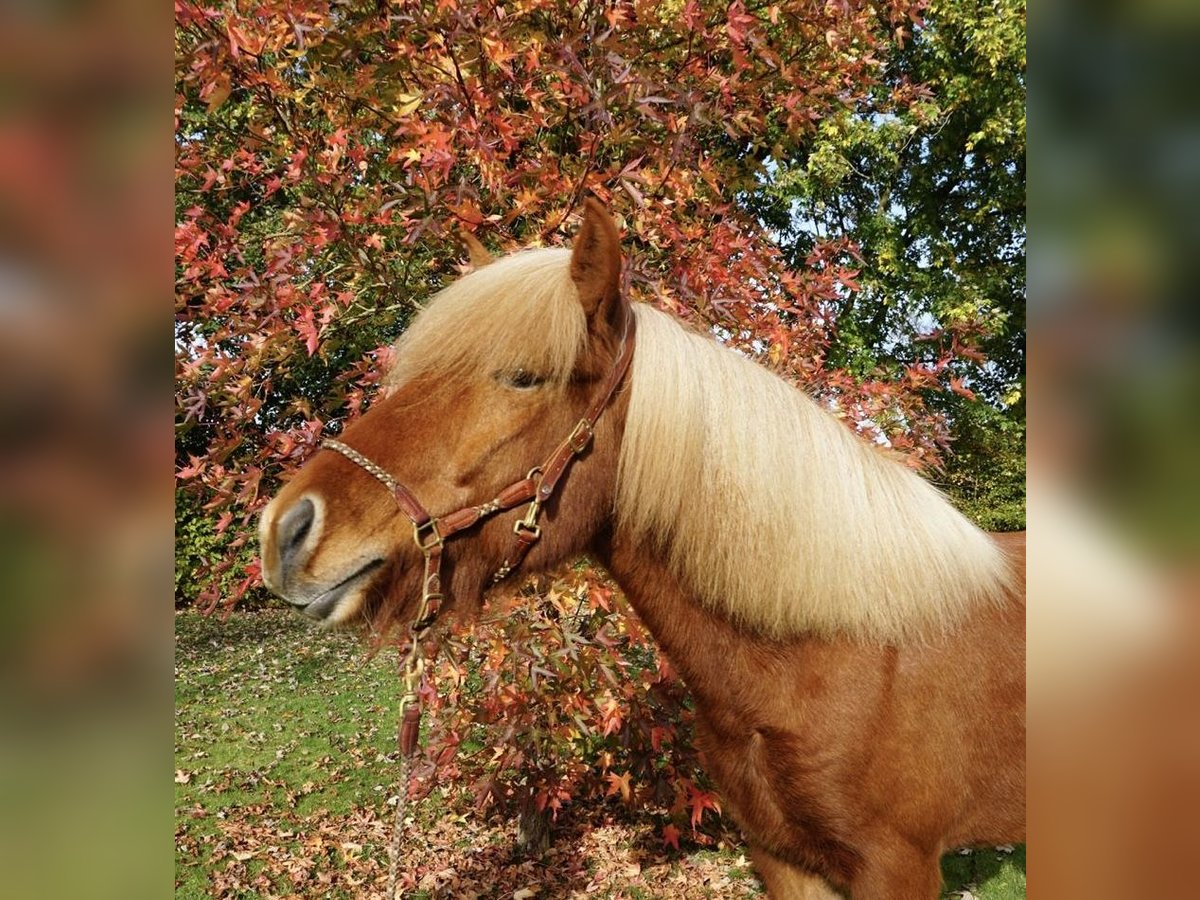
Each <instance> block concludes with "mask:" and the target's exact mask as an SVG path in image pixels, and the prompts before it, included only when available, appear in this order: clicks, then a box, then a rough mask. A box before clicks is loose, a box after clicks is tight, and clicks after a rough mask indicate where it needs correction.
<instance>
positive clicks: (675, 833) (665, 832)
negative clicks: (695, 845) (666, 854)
mask: <svg viewBox="0 0 1200 900" xmlns="http://www.w3.org/2000/svg"><path fill="white" fill-rule="evenodd" d="M662 843H663V846H664V847H671V848H673V849H675V850H678V849H679V829H678V828H676V827H675V826H674V825H672V824H671V823H669V822H668V823H667V824H666V825H664V826H663V827H662Z"/></svg>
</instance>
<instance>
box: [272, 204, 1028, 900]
mask: <svg viewBox="0 0 1200 900" xmlns="http://www.w3.org/2000/svg"><path fill="white" fill-rule="evenodd" d="M619 277H620V253H619V248H618V244H617V236H616V231H615V229H614V228H613V226H612V224H611V222H610V221H609V219H608V218H607V215H606V213H604V212H603V210H602V209H600V208H598V207H597V206H596V205H595V204H593V205H591V206H589V211H588V215H587V217H586V218H585V221H584V227H583V230H582V231H581V234H580V236H579V238H578V239H577V241H576V246H575V250H574V251H573V253H572V254H571V255H570V258H569V261H568V258H567V256H566V255H564V253H563V251H531V252H529V253H527V254H519V255H518V257H513V258H509V259H508V260H505V261H504V262H501V263H498V264H496V265H495V267H494V268H493V267H491V266H489V267H488V268H486V269H483V270H482V271H481V272H480V273H477V274H475V275H471V276H468V277H467V278H464V279H463V280H462V281H461V282H459V283H458V284H457V285H455V286H454V287H452V288H451V289H449V290H448V291H447V292H445V294H444V295H443V296H441V297H439V298H438V299H437V300H435V302H434V303H433V304H432V305H431V307H430V308H429V309H428V310H427V311H425V312H423V313H422V315H421V316H419V317H418V318H417V320H416V321H415V322H414V324H413V325H412V327H411V328H410V330H409V333H408V334H406V336H405V338H404V339H402V342H401V346H400V348H399V351H400V352H399V362H398V367H397V371H396V373H395V374H394V376H393V382H394V385H395V389H394V392H393V394H392V396H390V397H389V398H387V399H386V400H383V401H381V402H379V403H378V404H376V406H375V407H374V408H373V409H372V410H371V411H370V412H368V413H367V414H366V415H364V416H363V417H362V418H361V419H360V420H358V421H357V422H355V423H354V424H352V425H351V426H350V427H348V428H347V429H346V432H345V434H344V435H343V436H342V439H343V441H344V442H345V444H346V445H349V446H351V447H353V448H354V450H355V451H356V452H359V453H361V454H363V455H364V456H365V457H366V458H368V459H369V460H371V461H372V462H373V463H375V464H377V465H378V466H379V467H381V469H382V470H386V472H388V473H390V475H392V476H394V477H395V478H396V479H397V480H399V481H401V482H403V483H404V484H405V485H407V487H408V489H410V490H411V491H412V493H413V495H414V496H416V497H420V498H421V502H422V503H424V504H425V506H426V507H427V508H428V509H430V510H433V511H436V512H438V513H439V514H441V513H442V512H446V511H450V510H459V509H460V508H462V507H463V506H464V505H465V504H467V503H470V502H475V503H480V502H482V501H483V500H484V499H486V498H488V497H493V496H497V494H498V492H502V491H503V490H504V489H505V485H509V484H511V482H513V480H514V478H520V477H522V476H523V475H524V473H525V472H526V470H528V468H529V467H530V466H531V465H534V464H535V462H539V461H541V460H542V459H545V458H546V454H547V453H548V452H549V450H550V449H551V448H553V447H555V446H556V445H558V444H559V443H560V441H561V439H562V437H563V436H564V435H566V434H568V433H571V431H572V427H573V426H574V425H575V424H576V423H577V422H578V420H579V416H580V413H581V410H583V409H585V408H586V407H587V406H588V405H589V401H590V400H591V398H592V397H593V396H594V394H595V393H596V390H597V385H598V384H600V383H601V382H602V380H603V379H604V378H605V375H606V373H607V372H608V371H610V369H611V368H612V366H613V360H614V359H615V358H616V357H617V348H618V346H619V345H620V336H621V334H623V333H624V332H623V324H624V323H625V322H626V321H627V319H628V317H629V316H632V315H635V314H634V313H633V311H632V310H631V309H630V308H629V305H628V303H627V301H625V300H624V299H623V298H622V297H621V295H620V292H619V290H618V284H619ZM472 287H473V288H475V290H468V288H472ZM636 319H637V325H638V328H637V331H638V338H637V341H638V342H637V344H636V349H635V351H634V357H633V359H634V362H633V370H632V373H631V377H630V379H629V380H630V381H631V382H632V386H631V389H627V390H623V391H621V392H619V393H618V394H617V395H616V397H615V399H614V400H613V402H612V404H611V406H610V407H609V408H608V409H607V410H606V411H605V412H604V414H603V416H602V417H601V418H600V419H599V421H598V424H597V427H596V429H595V436H594V440H593V442H592V445H591V447H590V448H589V449H588V450H587V452H586V454H585V455H583V456H582V457H581V458H579V459H577V460H576V461H575V462H574V463H572V464H571V468H570V470H569V472H568V476H567V477H566V479H565V480H564V481H563V482H562V487H561V488H560V489H559V491H558V493H557V495H556V496H554V498H553V499H552V500H551V501H550V502H549V503H548V505H547V508H546V509H545V511H544V517H543V523H542V524H543V527H544V529H545V535H544V537H542V539H541V540H540V541H539V542H538V543H537V544H536V546H535V547H534V549H533V550H532V551H531V552H530V553H529V556H528V557H527V560H526V562H525V569H526V570H527V571H533V570H536V569H540V568H546V567H549V566H552V565H555V564H557V563H559V562H561V561H563V560H564V559H569V558H571V557H572V556H574V555H577V554H579V553H580V552H583V551H590V552H591V553H592V554H593V555H594V557H595V558H596V559H598V560H599V561H601V562H602V563H603V565H604V566H605V567H606V568H607V569H608V570H609V571H610V573H611V574H612V575H613V577H614V578H615V579H616V581H617V582H618V583H619V584H620V585H621V587H622V589H623V590H624V591H625V593H626V595H627V596H628V597H629V599H630V602H631V603H632V604H633V606H634V608H635V609H636V610H637V612H638V614H639V615H640V616H641V617H642V619H643V620H644V621H645V622H646V624H647V626H648V627H649V628H650V630H651V632H652V633H653V634H654V636H655V638H656V639H657V640H658V641H659V643H660V644H661V645H662V647H663V649H664V650H665V651H666V653H667V655H668V656H669V657H670V658H671V659H672V661H673V662H674V663H675V665H676V667H677V668H678V669H679V670H680V671H681V672H682V674H683V675H684V677H685V679H686V681H687V683H688V685H689V687H690V688H691V690H692V692H693V693H694V695H695V697H696V702H697V710H698V713H699V715H698V722H699V733H700V738H701V740H702V742H703V747H704V749H705V755H706V759H707V765H708V768H709V769H710V772H711V774H712V775H713V777H714V779H715V780H716V782H717V784H718V786H719V787H720V788H721V790H722V791H723V793H724V795H725V797H726V801H727V804H728V806H729V808H730V809H731V810H732V812H733V814H734V816H735V817H736V819H737V821H738V822H739V823H740V824H741V826H742V828H743V830H744V832H745V835H746V838H747V841H748V842H749V843H750V845H751V847H752V848H753V851H754V859H755V862H756V864H757V866H758V869H759V871H760V873H761V874H762V876H763V878H764V880H765V881H766V883H767V886H768V889H769V891H770V893H771V895H772V896H773V897H821V896H827V895H828V893H829V886H832V887H833V888H834V889H836V890H838V891H841V892H844V893H847V894H849V896H851V897H853V898H897V900H901V898H904V900H907V898H929V897H936V896H937V892H938V886H939V884H940V873H939V866H938V860H939V857H940V855H941V853H942V852H943V851H944V850H946V849H949V848H952V847H955V846H961V845H966V844H978V843H1002V842H1015V841H1020V840H1023V837H1024V799H1025V789H1024V761H1025V718H1024V700H1025V682H1024V661H1025V657H1024V646H1025V645H1024V623H1025V614H1024V602H1023V599H1022V598H1023V578H1022V577H1021V573H1022V572H1023V560H1024V539H1023V536H1016V535H1006V536H996V537H994V538H993V539H991V540H989V539H988V538H986V537H985V536H983V535H982V534H981V533H979V532H978V531H977V530H976V529H974V528H973V526H970V525H968V524H967V523H966V522H965V520H963V519H962V517H961V516H959V515H958V514H957V513H955V512H954V511H953V510H951V509H950V508H949V506H948V505H947V504H946V503H945V501H944V500H943V499H942V498H941V497H940V495H938V494H937V493H936V492H935V491H933V490H932V489H931V488H929V487H928V486H927V485H925V484H924V482H921V481H920V480H919V479H917V478H916V477H915V476H913V475H912V474H911V473H910V472H908V471H907V470H905V469H904V468H903V467H902V466H900V465H899V464H898V463H896V462H894V461H892V460H887V459H885V458H883V456H882V455H881V454H879V453H878V452H877V451H876V450H874V449H873V448H869V447H866V446H865V445H863V444H862V443H861V442H859V441H858V440H857V439H856V438H854V437H853V436H851V435H850V434H849V431H848V430H847V429H845V428H844V427H843V426H841V425H840V424H838V423H836V422H833V421H832V419H830V417H828V416H826V415H825V414H824V412H823V411H821V410H819V409H817V408H816V406H815V404H812V403H811V401H808V400H807V399H804V398H801V397H800V395H799V394H798V393H796V392H795V391H793V390H792V389H791V388H788V387H786V386H784V385H783V383H782V382H780V381H779V380H778V379H776V378H774V377H773V376H769V375H766V374H765V373H763V372H762V370H759V369H757V368H756V367H754V366H753V365H752V364H750V363H748V362H746V361H744V360H741V359H740V358H735V357H734V356H733V355H732V354H728V353H727V352H725V351H717V350H711V349H710V348H709V343H707V342H704V341H703V339H702V338H698V337H695V336H684V335H683V333H682V332H681V331H679V328H678V326H677V325H675V324H674V323H671V322H670V321H669V319H667V318H666V317H665V316H663V315H662V314H661V313H657V312H654V311H651V310H645V309H639V310H638V311H637V313H636ZM468 323H472V324H473V327H468ZM689 348H690V349H689ZM706 370H707V371H706ZM706 376H708V377H711V378H712V379H714V380H716V381H719V382H721V383H722V384H724V385H725V386H724V387H723V388H713V390H712V391H708V392H706V391H704V390H700V389H698V387H697V386H698V385H703V384H704V379H705V378H706ZM722 390H723V391H724V393H722V392H721V391H722ZM659 395H661V396H659ZM735 397H736V398H737V399H736V400H734V399H732V398H735ZM655 403H657V404H658V406H655V405H654V404H655ZM755 404H757V406H756V405H755ZM773 413H774V414H773ZM739 414H744V415H739ZM352 458H353V457H352ZM352 458H351V459H352ZM793 473H794V477H795V478H796V479H798V480H799V481H803V482H804V483H803V484H800V485H799V486H796V485H792V484H790V482H789V481H788V480H787V479H789V478H791V477H793ZM376 477H378V475H377V476H376ZM773 479H774V480H773ZM779 479H784V480H783V481H780V480H779ZM496 512H497V511H496V510H495V509H492V510H490V512H489V514H490V515H494V514H495V513H496ZM519 514H520V510H518V511H516V512H512V513H504V512H501V513H500V514H499V515H494V517H493V518H491V519H489V520H488V521H485V522H483V523H482V524H480V525H477V526H475V530H474V531H473V532H471V533H470V534H469V535H468V534H466V533H465V532H464V536H463V537H461V538H457V539H455V540H454V541H448V542H447V543H446V546H445V556H446V575H445V581H446V582H447V585H446V586H447V588H448V595H449V596H451V597H453V598H455V602H457V603H458V604H459V605H460V606H466V607H467V609H468V611H469V609H470V608H471V607H472V606H474V605H477V604H478V603H479V602H480V600H481V598H482V596H483V594H484V592H485V590H486V588H487V586H488V583H489V579H490V575H491V574H492V572H494V571H495V569H496V567H497V565H498V563H499V562H500V560H502V559H505V555H506V552H507V550H508V548H509V546H510V543H511V539H512V528H513V520H514V518H515V517H516V516H517V515H519ZM262 536H263V570H264V577H265V579H266V581H267V583H268V584H269V585H270V586H271V587H272V588H273V589H275V590H276V591H277V592H278V593H280V594H281V595H283V596H284V597H286V598H287V599H288V600H289V601H290V602H292V603H294V604H296V605H298V606H303V607H305V609H306V611H307V612H309V613H310V614H312V615H317V616H319V617H320V618H323V619H325V620H326V621H330V622H343V621H353V620H355V619H358V618H366V619H368V620H370V621H371V622H373V624H374V627H376V628H386V627H388V626H389V625H391V624H397V623H404V622H406V621H409V620H411V618H412V617H413V616H414V615H415V601H414V600H413V597H414V596H415V595H417V594H419V593H420V591H419V583H420V582H421V579H422V574H421V566H420V564H419V557H417V556H416V555H415V553H414V550H413V547H412V537H411V525H410V524H409V522H408V521H407V520H405V519H404V518H403V517H402V516H397V515H396V509H395V505H394V502H393V499H392V497H390V496H389V495H388V492H386V491H384V490H382V489H381V488H380V486H379V484H378V483H375V482H374V481H373V479H372V478H371V477H369V476H368V475H366V474H365V473H364V472H362V471H361V470H360V471H356V470H355V465H354V463H353V462H352V461H350V460H348V459H347V458H345V457H344V456H339V455H337V454H333V453H321V454H318V455H317V456H316V457H314V459H313V460H312V461H311V462H310V463H309V464H308V465H307V466H306V467H305V468H304V469H303V470H302V471H301V472H300V473H298V475H297V476H296V478H295V479H294V480H293V481H292V482H291V483H290V484H289V485H288V486H287V487H286V488H285V489H284V490H283V491H282V492H281V493H280V495H279V497H277V498H276V499H275V500H274V501H273V502H272V504H271V506H270V507H268V509H267V511H266V512H264V515H263V524H262Z"/></svg>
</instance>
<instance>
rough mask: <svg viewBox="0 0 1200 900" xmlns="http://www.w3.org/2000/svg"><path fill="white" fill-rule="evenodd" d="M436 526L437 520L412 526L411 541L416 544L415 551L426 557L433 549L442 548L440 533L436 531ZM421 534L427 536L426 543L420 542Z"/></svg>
mask: <svg viewBox="0 0 1200 900" xmlns="http://www.w3.org/2000/svg"><path fill="white" fill-rule="evenodd" d="M437 524H438V522H437V519H430V520H429V521H428V522H422V523H421V524H416V523H414V524H413V541H414V542H416V545H417V549H418V550H420V551H421V552H422V553H424V554H426V555H428V554H429V553H430V551H432V550H433V549H434V548H436V547H440V546H442V533H441V532H440V531H438V527H437ZM422 533H425V534H427V535H428V536H429V540H428V541H425V540H422Z"/></svg>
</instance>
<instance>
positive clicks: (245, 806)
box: [175, 610, 1025, 900]
mask: <svg viewBox="0 0 1200 900" xmlns="http://www.w3.org/2000/svg"><path fill="white" fill-rule="evenodd" d="M398 696H399V690H398V678H397V670H396V658H395V654H394V653H393V652H384V653H381V654H380V655H379V656H377V657H376V658H374V659H371V660H368V659H366V657H365V653H364V648H363V645H362V643H361V641H360V640H359V638H357V637H356V636H355V635H352V634H348V633H336V632H335V633H330V632H321V631H318V630H317V629H315V628H314V627H313V626H312V625H311V624H309V623H308V622H307V621H305V620H303V619H302V618H300V617H299V616H296V615H294V614H292V613H290V612H286V611H283V610H264V611H261V612H244V613H238V614H237V615H235V616H233V617H232V618H230V620H229V621H228V622H224V623H223V622H221V621H219V620H218V619H216V618H212V619H206V618H203V617H201V616H199V615H197V614H195V613H190V612H188V613H182V614H179V615H177V616H176V671H175V769H176V784H175V817H176V835H175V846H176V870H175V873H176V874H175V877H176V897H179V898H201V897H218V896H219V897H254V896H262V895H264V894H267V893H275V894H280V895H288V894H292V895H300V896H323V897H334V898H339V897H345V898H350V897H357V896H362V895H363V894H364V893H368V892H369V885H371V884H375V885H378V884H379V883H380V879H382V878H383V873H384V871H385V870H386V865H387V850H386V845H387V840H388V834H389V831H388V827H389V821H390V819H389V809H388V807H387V805H386V799H387V797H388V796H389V795H390V794H391V793H392V792H393V789H394V779H395V776H396V764H395V739H396V738H395V734H396V732H395V726H396V721H395V709H396V705H397V700H398ZM451 787H454V786H451ZM601 812H602V811H601ZM417 814H418V816H419V818H418V821H417V829H418V830H419V831H420V832H421V833H422V835H423V836H424V837H425V838H427V842H428V844H429V846H430V848H431V850H430V852H429V853H428V854H426V858H427V859H428V860H429V861H430V865H429V866H428V867H427V868H430V869H433V868H437V867H439V866H440V865H442V863H443V862H444V861H445V859H446V858H447V857H452V861H453V862H457V863H462V864H463V865H466V866H467V867H468V868H469V866H470V865H474V866H475V867H476V871H475V876H474V877H477V878H478V879H479V880H481V881H482V882H483V883H484V884H488V883H489V882H488V880H487V879H488V878H492V877H494V878H496V879H497V881H496V888H497V890H499V879H500V874H499V873H500V871H501V870H503V872H504V876H503V877H504V878H505V879H509V880H512V881H513V882H514V883H516V884H524V883H526V881H524V880H522V879H533V882H531V883H537V879H541V882H540V883H542V884H543V885H544V890H543V891H542V892H541V893H539V894H538V898H539V900H545V898H551V897H556V896H560V895H561V894H562V892H563V891H564V890H566V885H567V884H568V882H565V881H564V880H563V874H562V870H563V869H564V868H565V866H564V865H563V863H562V860H569V859H570V857H571V855H572V854H575V855H579V856H586V857H587V859H586V867H585V866H584V865H582V864H580V865H579V866H578V868H579V871H580V873H582V874H581V875H580V876H579V877H580V878H581V879H583V880H584V881H586V878H587V877H588V873H589V872H591V873H593V874H594V873H601V875H602V876H603V877H608V876H607V875H605V874H604V873H610V872H613V873H618V875H619V873H620V872H621V871H622V866H623V865H625V864H626V863H628V862H629V861H630V860H634V861H638V862H640V864H641V865H642V866H644V868H645V871H644V872H643V875H644V876H646V878H645V880H644V881H642V880H641V879H640V878H638V879H634V881H638V882H639V883H630V884H629V885H627V886H625V887H623V888H622V887H619V886H618V885H617V884H616V883H613V884H611V886H610V885H609V884H607V883H606V884H604V885H603V889H602V890H600V891H599V892H598V893H596V896H599V897H604V896H617V895H618V894H619V895H620V896H624V897H647V898H649V897H662V896H671V895H672V894H671V891H673V890H674V889H673V888H667V887H666V886H667V885H674V884H677V883H683V881H682V880H683V879H686V883H687V884H688V885H689V889H690V890H692V892H693V894H694V895H695V896H712V897H752V896H761V887H760V885H759V883H758V881H757V879H756V878H755V877H754V874H753V870H752V868H751V867H750V865H749V863H748V862H747V861H746V851H745V848H743V847H737V846H728V845H726V846H724V847H722V848H721V849H715V850H714V849H707V850H693V851H692V852H688V853H681V854H674V853H673V854H669V855H664V854H661V853H660V852H659V851H658V850H657V849H655V848H656V847H657V838H656V837H655V835H656V833H657V831H656V830H657V828H658V824H657V823H656V822H652V821H649V820H648V821H647V822H645V823H641V822H638V821H634V822H633V823H631V824H626V825H613V826H612V827H611V828H609V829H608V830H603V831H595V832H593V830H592V828H591V825H592V824H599V821H598V819H595V817H594V816H593V811H592V810H591V809H580V810H578V811H577V812H575V813H572V815H573V816H574V818H575V822H574V824H573V825H570V826H565V827H564V829H563V830H564V831H567V832H569V833H568V834H562V835H560V840H559V841H558V842H557V843H556V848H557V849H556V851H552V852H561V853H562V854H563V856H562V857H561V858H560V860H559V862H558V863H555V864H549V863H548V864H546V865H544V866H541V867H539V866H538V865H537V864H534V863H530V862H521V861H514V860H512V859H510V858H509V847H510V845H511V840H512V833H511V828H510V827H509V826H510V825H511V823H508V824H505V823H499V824H498V823H496V822H494V821H492V822H488V821H485V820H483V818H482V817H480V816H477V815H475V814H474V813H472V812H470V811H468V810H465V808H462V809H460V808H459V806H458V805H457V804H455V803H453V802H451V801H447V800H445V799H444V798H443V797H442V796H440V795H439V793H438V791H436V790H435V791H434V793H432V794H431V795H430V796H429V797H428V798H426V799H425V800H424V801H422V803H421V804H420V806H419V808H418V810H417ZM611 824H612V823H610V825H611ZM589 834H590V835H592V836H593V838H595V842H599V843H595V842H594V844H593V845H589V846H590V847H592V849H590V850H588V851H586V852H585V851H582V850H580V842H582V841H584V837H583V836H584V835H589ZM597 848H598V849H597ZM588 854H592V855H588ZM472 859H473V860H475V862H474V863H470V860H472ZM435 861H436V862H435ZM463 861H466V863H464V862H463ZM461 867H462V866H460V868H461ZM531 867H532V868H531ZM942 872H943V876H944V878H945V883H946V890H945V892H944V894H943V896H945V897H958V896H962V894H961V892H963V891H969V892H970V895H972V896H974V897H977V898H979V900H1019V898H1023V897H1024V896H1025V852H1024V848H1023V847H1018V848H1016V849H1015V850H1014V851H1012V852H1007V853H1006V852H998V851H990V850H988V851H978V850H977V851H972V852H971V853H969V854H957V853H955V854H949V855H947V856H946V857H945V858H944V859H943V862H942ZM598 877H599V876H598ZM614 877H616V876H614ZM505 883H506V884H507V883H508V882H507V881H506V882H505ZM570 884H571V889H572V890H579V889H581V888H582V887H583V886H584V884H583V882H580V883H574V882H571V883H570ZM699 885H707V886H705V887H699ZM714 885H715V886H714ZM504 891H507V894H505V896H511V895H512V888H511V887H505V888H504V890H501V891H500V894H504ZM500 894H497V896H499V895H500ZM415 896H420V893H417V894H415Z"/></svg>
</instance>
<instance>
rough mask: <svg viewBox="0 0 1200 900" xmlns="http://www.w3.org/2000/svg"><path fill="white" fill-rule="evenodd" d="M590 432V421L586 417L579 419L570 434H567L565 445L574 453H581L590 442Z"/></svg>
mask: <svg viewBox="0 0 1200 900" xmlns="http://www.w3.org/2000/svg"><path fill="white" fill-rule="evenodd" d="M592 434H593V431H592V423H591V422H589V421H588V420H587V419H580V420H579V423H578V424H577V425H576V426H575V428H574V429H572V431H571V433H570V435H568V436H567V446H568V447H570V448H571V450H573V451H574V452H575V453H582V452H583V451H584V450H585V449H586V448H587V445H588V444H590V443H591V441H592Z"/></svg>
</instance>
